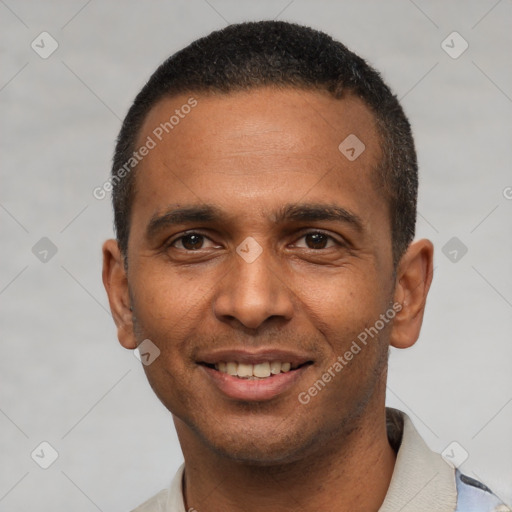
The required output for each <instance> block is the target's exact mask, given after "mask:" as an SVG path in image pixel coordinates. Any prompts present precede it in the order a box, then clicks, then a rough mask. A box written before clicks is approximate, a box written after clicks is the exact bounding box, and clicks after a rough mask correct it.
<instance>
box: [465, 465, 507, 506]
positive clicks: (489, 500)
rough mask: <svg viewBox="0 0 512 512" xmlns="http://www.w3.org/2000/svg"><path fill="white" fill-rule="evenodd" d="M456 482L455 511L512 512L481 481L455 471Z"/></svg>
mask: <svg viewBox="0 0 512 512" xmlns="http://www.w3.org/2000/svg"><path fill="white" fill-rule="evenodd" d="M455 482H456V484H457V508H456V510H455V512H512V508H510V507H509V506H508V505H505V504H504V503H503V502H502V501H501V500H500V499H499V498H498V497H497V496H496V495H494V494H493V492H492V491H491V490H490V489H489V488H488V487H487V486H486V485H484V484H483V483H481V482H479V481H478V480H475V479H474V478H471V477H469V476H466V475H464V474H462V473H461V472H460V471H459V470H456V471H455Z"/></svg>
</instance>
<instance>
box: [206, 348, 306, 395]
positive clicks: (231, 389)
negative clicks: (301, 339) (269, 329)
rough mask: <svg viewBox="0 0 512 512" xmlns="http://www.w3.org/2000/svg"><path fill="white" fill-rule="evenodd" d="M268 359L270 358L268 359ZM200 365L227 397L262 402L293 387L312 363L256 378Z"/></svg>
mask: <svg viewBox="0 0 512 512" xmlns="http://www.w3.org/2000/svg"><path fill="white" fill-rule="evenodd" d="M231 355H232V353H231ZM231 360H233V359H231ZM266 361H268V359H266ZM287 361H288V360H287ZM253 364H257V363H253ZM198 366H199V367H200V368H201V369H202V371H204V372H205V374H206V376H207V378H208V379H209V380H210V382H212V383H213V384H214V385H215V386H216V387H217V388H218V389H219V390H220V391H221V392H222V393H223V394H224V395H226V396H227V397H229V398H231V399H234V400H242V401H248V402H262V401H267V400H271V399H272V398H275V397H276V396H278V395H281V394H283V393H285V392H286V391H288V390H289V389H290V388H292V387H293V386H294V384H295V383H296V382H297V381H298V380H299V379H300V378H301V377H302V376H303V375H304V372H306V371H307V370H308V368H309V367H310V366H311V365H310V364H307V365H304V366H300V367H299V368H297V369H296V370H290V371H288V372H286V373H280V374H278V375H273V376H271V377H268V378H266V379H254V380H251V379H241V378H239V377H234V376H232V375H229V374H227V373H222V372H220V371H218V370H215V369H214V368H210V367H208V366H205V365H204V364H199V365H198Z"/></svg>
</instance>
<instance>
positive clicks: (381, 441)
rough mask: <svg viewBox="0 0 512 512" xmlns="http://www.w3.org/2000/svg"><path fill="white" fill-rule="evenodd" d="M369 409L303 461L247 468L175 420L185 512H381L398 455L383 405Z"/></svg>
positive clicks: (302, 459)
mask: <svg viewBox="0 0 512 512" xmlns="http://www.w3.org/2000/svg"><path fill="white" fill-rule="evenodd" d="M372 409H373V410H372ZM370 410H372V415H371V417H368V415H363V417H362V418H360V421H359V422H358V425H357V426H356V428H355V429H351V432H350V433H347V434H346V435H338V436H336V437H335V438H334V437H333V438H332V439H331V440H330V441H329V442H327V443H321V444H322V446H321V447H318V448H317V449H315V450H314V451H311V452H310V453H309V455H308V456H306V457H302V458H301V459H299V460H296V461H294V462H291V463H286V464H280V465H273V466H261V465H258V466H256V465H247V464H243V463H240V462H238V461H234V460H231V459H227V458H226V457H222V456H220V455H219V454H217V453H215V452H213V451H212V450H209V449H206V448H205V446H204V444H202V443H201V442H200V441H198V439H197V436H196V435H195V434H194V433H192V432H191V431H190V430H189V429H188V427H187V426H186V425H185V424H184V423H182V422H181V420H179V419H178V418H175V423H176V427H177V430H178V435H179V438H180V443H181V447H182V450H183V454H184V457H185V477H184V486H183V487H184V488H183V491H184V492H183V495H184V498H185V504H186V510H196V511H197V512H221V511H222V512H235V511H239V510H241V509H243V510H244V511H245V512H256V511H260V510H262V509H265V510H266V511H267V512H278V511H282V510H296V509H299V510H301V511H304V512H313V511H315V512H316V511H318V510H332V511H335V512H348V511H353V510H365V511H367V512H377V511H378V510H379V508H380V506H381V504H382V502H383V501H384V498H385V495H386V492H387V489H388V487H389V483H390V481H391V476H392V474H393V468H394V464H395V458H396V456H395V453H394V451H393V449H392V448H391V446H390V445H389V442H388V438H387V433H386V420H385V408H384V404H382V405H381V407H379V408H378V409H375V408H370ZM370 482H371V489H369V483H370ZM369 490H370V491H371V492H368V491H369Z"/></svg>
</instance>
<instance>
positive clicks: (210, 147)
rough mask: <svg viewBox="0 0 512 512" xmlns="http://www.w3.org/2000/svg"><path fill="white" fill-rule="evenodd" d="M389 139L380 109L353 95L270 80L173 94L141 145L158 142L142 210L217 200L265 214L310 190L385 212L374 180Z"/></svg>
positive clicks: (152, 118) (143, 173)
mask: <svg viewBox="0 0 512 512" xmlns="http://www.w3.org/2000/svg"><path fill="white" fill-rule="evenodd" d="M379 140H380V139H379V136H378V132H377V129H376V123H375V119H374V116H373V114H372V112H371V111H370V109H369V108H368V107H367V106H366V105H365V104H364V102H363V101H362V100H360V99H359V98H357V97H355V96H353V95H347V96H346V97H345V98H343V99H335V98H333V97H332V96H331V95H329V94H328V93H327V92H320V91H309V90H307V91H306V90H298V89H274V88H261V89H253V90H249V91H243V92H236V93H229V94H213V93H190V94H182V95H179V96H174V97H170V98H164V99H162V100H161V101H159V102H158V103H157V104H156V105H155V106H154V107H153V108H152V109H151V111H150V112H149V113H148V115H147V117H146V119H145V121H144V123H143V126H142V129H141V131H140V133H139V138H138V144H137V147H141V146H143V145H148V146H151V149H150V151H148V152H147V154H146V156H144V158H142V159H141V161H140V163H139V164H138V166H137V178H136V194H135V198H134V204H133V208H132V211H134V210H135V209H137V211H138V212H139V213H140V214H141V215H142V216H146V217H147V218H149V217H152V216H154V215H155V214H158V213H159V212H160V211H163V210H165V209H167V207H168V205H169V204H178V203H180V202H181V203H187V204H198V203H205V204H215V203H217V204H222V206H223V207H224V208H225V209H226V210H227V209H231V211H232V213H233V214H234V215H235V216H236V215H237V214H238V213H240V212H244V213H245V214H246V215H247V214H249V213H251V212H252V213H254V214H255V215H256V214H258V215H262V214H263V212H264V211H270V210H271V211H276V208H275V207H276V206H277V205H278V204H279V203H283V202H286V203H289V202H294V201H299V200H300V199H301V198H306V196H307V199H308V200H309V201H313V202H316V203H318V202H322V201H325V202H326V203H330V204H334V203H335V202H336V199H337V198H340V199H342V202H343V203H344V204H340V206H342V207H344V208H347V207H350V208H351V209H352V210H366V211H365V215H366V217H368V216H370V215H371V214H372V212H375V211H376V210H380V213H382V212H383V211H384V210H386V202H385V199H384V197H383V195H382V194H379V193H378V191H377V190H376V189H375V187H374V186H373V182H374V180H373V179H372V174H373V172H374V169H375V167H376V165H377V164H378V162H379V159H380V156H381V151H380V142H379ZM285 196H286V197H285ZM365 205H366V208H365ZM137 217H139V215H137ZM133 220H136V219H133Z"/></svg>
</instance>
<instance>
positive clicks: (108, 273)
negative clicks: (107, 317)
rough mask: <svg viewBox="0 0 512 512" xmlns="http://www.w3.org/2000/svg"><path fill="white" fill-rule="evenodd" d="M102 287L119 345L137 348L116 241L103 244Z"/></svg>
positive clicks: (121, 260)
mask: <svg viewBox="0 0 512 512" xmlns="http://www.w3.org/2000/svg"><path fill="white" fill-rule="evenodd" d="M102 278H103V285H104V286H105V290H106V291H107V295H108V301H109V304H110V310H111V311H112V316H113V318H114V322H115V324H116V326H117V337H118V339H119V343H121V345H122V346H123V347H125V348H128V349H134V348H137V343H136V340H135V336H134V334H133V317H132V309H131V304H130V293H129V289H128V278H127V275H126V269H125V266H124V260H123V256H122V254H121V251H120V249H119V245H118V243H117V241H116V240H113V239H111V240H107V241H106V242H105V243H104V244H103V272H102Z"/></svg>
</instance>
